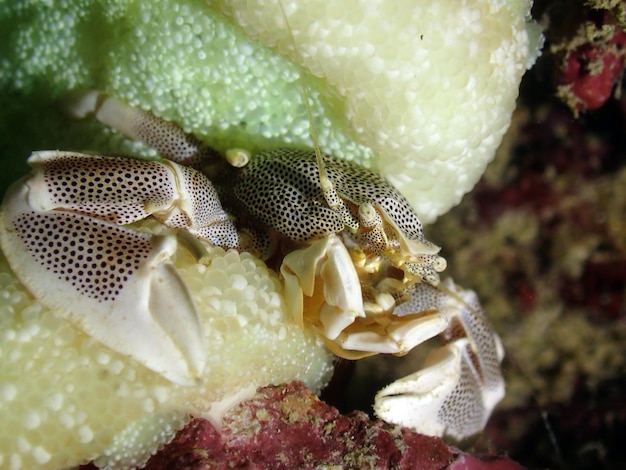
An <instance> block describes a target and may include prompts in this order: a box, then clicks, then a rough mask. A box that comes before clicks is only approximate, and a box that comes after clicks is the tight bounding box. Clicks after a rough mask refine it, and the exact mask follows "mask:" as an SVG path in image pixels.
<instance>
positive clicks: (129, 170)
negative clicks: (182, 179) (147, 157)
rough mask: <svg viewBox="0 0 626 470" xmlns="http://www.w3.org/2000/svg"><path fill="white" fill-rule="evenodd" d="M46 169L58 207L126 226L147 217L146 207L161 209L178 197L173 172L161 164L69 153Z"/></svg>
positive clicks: (53, 199) (47, 180) (44, 168)
mask: <svg viewBox="0 0 626 470" xmlns="http://www.w3.org/2000/svg"><path fill="white" fill-rule="evenodd" d="M42 166H43V168H42V169H43V174H44V179H45V182H46V184H47V187H48V191H49V193H50V196H51V198H52V201H53V203H54V204H56V206H57V207H59V208H65V209H69V210H72V211H76V212H81V213H83V214H91V215H94V216H96V217H99V218H102V219H104V220H108V221H110V222H115V223H118V224H122V225H125V224H128V223H131V222H135V221H137V220H141V219H143V218H145V217H146V216H147V215H148V214H147V213H146V212H145V210H144V204H146V203H148V204H150V205H152V206H156V207H161V206H165V205H167V204H169V202H170V201H171V200H172V198H173V197H174V189H175V184H174V180H173V177H172V174H171V171H170V170H169V168H167V167H166V166H164V165H163V164H161V163H159V162H148V161H141V160H136V159H132V158H125V157H107V156H85V155H73V154H69V155H64V156H62V157H58V158H55V159H53V160H48V161H45V162H43V164H42Z"/></svg>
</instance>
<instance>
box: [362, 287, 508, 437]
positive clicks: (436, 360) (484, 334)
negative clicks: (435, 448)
mask: <svg viewBox="0 0 626 470" xmlns="http://www.w3.org/2000/svg"><path fill="white" fill-rule="evenodd" d="M442 284H443V285H442V286H441V287H442V289H443V290H441V291H437V293H435V292H434V291H431V293H430V294H427V295H413V296H412V297H411V299H410V300H409V301H407V302H406V303H405V304H401V305H400V306H399V307H398V308H397V309H396V314H398V315H404V314H406V313H407V312H408V311H415V309H420V308H423V306H424V305H423V302H424V301H427V302H429V304H430V305H431V306H435V307H436V308H438V309H440V310H441V311H442V312H443V313H444V314H445V315H446V316H447V317H448V318H449V320H450V324H449V326H448V328H447V329H446V330H445V331H444V332H443V335H442V336H443V338H444V341H445V342H447V344H446V345H445V346H444V347H442V348H438V349H436V350H434V351H433V352H431V354H430V355H429V356H428V358H427V359H426V361H425V363H424V369H422V370H420V371H418V372H416V373H414V374H411V375H409V376H407V377H404V378H402V379H399V380H397V381H395V382H394V383H392V384H391V385H389V386H387V387H385V388H384V389H382V390H381V391H379V392H378V394H377V395H376V400H375V404H374V410H375V412H376V414H377V415H378V416H379V417H380V418H382V419H384V420H385V421H387V422H391V423H395V424H400V425H403V426H407V427H411V428H413V429H415V430H417V431H418V432H422V433H424V434H429V435H438V436H441V435H446V436H447V437H449V438H451V439H454V440H457V441H461V440H463V439H466V438H468V437H471V436H473V435H475V434H477V433H479V432H480V431H482V429H483V428H484V426H485V424H486V422H487V419H488V418H489V416H490V414H491V412H492V410H493V408H494V407H495V406H496V404H497V403H498V402H499V401H500V400H501V399H502V397H503V396H504V380H503V379H502V374H501V372H500V363H501V361H502V358H503V356H504V350H503V348H502V344H501V343H500V339H499V338H498V336H497V335H496V334H495V333H494V332H493V330H492V329H491V326H490V325H489V323H488V321H487V319H486V316H485V314H484V312H483V310H482V308H481V306H480V304H479V302H478V299H477V297H476V294H475V293H474V292H472V291H469V290H467V291H462V290H460V289H459V288H458V287H456V286H455V285H454V284H453V283H452V281H451V280H446V281H445V282H444V283H442ZM427 288H429V289H428V290H430V289H433V288H432V287H430V286H427ZM428 297H430V300H429V299H428Z"/></svg>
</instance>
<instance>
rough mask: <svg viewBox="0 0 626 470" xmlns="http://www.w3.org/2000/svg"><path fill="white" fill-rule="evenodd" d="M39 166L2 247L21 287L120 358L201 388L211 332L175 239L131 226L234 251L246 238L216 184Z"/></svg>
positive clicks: (163, 170) (77, 157)
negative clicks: (176, 259)
mask: <svg viewBox="0 0 626 470" xmlns="http://www.w3.org/2000/svg"><path fill="white" fill-rule="evenodd" d="M29 164H30V165H31V166H32V167H33V174H32V175H30V176H28V177H26V178H25V179H24V180H22V181H19V182H17V183H16V184H15V185H13V186H12V187H11V189H10V190H9V191H8V192H7V194H6V196H5V200H4V203H3V206H2V213H1V215H0V243H1V245H2V249H3V251H4V253H5V254H6V257H7V258H8V260H9V262H10V263H11V267H12V269H13V270H14V271H15V273H16V274H17V276H18V277H19V278H20V280H21V281H22V282H23V283H24V284H25V285H26V286H27V287H28V288H29V289H30V291H31V292H32V293H33V294H34V295H35V296H36V297H37V298H39V299H40V300H41V301H42V302H43V303H44V304H46V305H47V306H48V307H50V308H52V309H55V310H57V311H59V312H62V315H63V317H64V318H66V319H67V320H69V321H71V322H72V323H74V324H75V325H76V326H77V327H79V328H80V329H82V330H83V331H85V332H86V333H87V334H89V335H91V336H92V337H94V338H95V339H97V340H99V341H101V342H102V343H104V344H105V345H107V346H108V347H110V348H111V349H114V350H116V351H118V352H120V353H122V354H126V355H128V356H130V357H132V358H134V359H135V360H137V361H138V362H140V363H141V364H143V365H144V366H146V367H148V368H150V369H152V370H154V371H156V372H158V373H159V374H161V375H162V376H164V377H165V378H167V379H169V380H171V381H172V382H175V383H179V384H186V385H189V384H193V383H195V381H196V378H197V377H198V376H199V375H200V374H201V372H202V370H203V368H204V363H205V354H204V349H205V348H204V332H203V329H202V325H201V323H200V320H199V318H198V313H197V311H196V307H195V305H194V302H193V300H192V298H191V295H190V293H189V290H188V288H187V286H186V284H185V283H184V282H183V280H182V279H181V277H180V275H179V274H178V272H177V271H176V269H175V268H174V266H173V265H172V263H171V261H170V257H171V256H172V255H173V254H174V253H175V251H176V246H177V241H176V237H174V236H171V235H170V236H160V235H153V234H148V233H142V232H137V231H135V230H131V229H129V228H126V227H123V226H122V225H124V224H128V223H131V222H135V221H138V220H141V219H144V218H146V217H147V216H148V215H152V216H154V217H155V218H157V219H159V220H160V221H161V222H163V223H164V224H165V225H167V226H169V227H174V228H177V227H180V228H186V229H188V230H189V231H190V232H192V233H195V234H196V235H198V236H199V237H202V238H205V239H207V240H209V241H211V242H216V241H219V242H220V244H221V245H222V246H229V245H231V246H232V244H233V243H234V242H235V241H236V237H237V234H236V230H235V228H234V226H232V222H230V220H229V219H228V217H227V216H226V215H225V213H224V212H223V211H222V210H221V206H220V205H219V202H218V200H217V196H216V195H215V194H214V189H213V187H212V186H211V185H210V183H208V180H206V177H204V175H202V174H200V173H198V172H196V171H195V170H193V169H191V168H186V167H181V166H180V165H177V164H175V163H173V162H169V161H167V162H164V163H161V162H142V161H139V160H135V159H129V158H124V157H102V156H87V155H82V154H76V153H72V152H59V151H44V152H35V153H33V155H32V156H31V158H30V159H29ZM207 183H208V184H207ZM196 186H198V187H196ZM138 189H139V190H138Z"/></svg>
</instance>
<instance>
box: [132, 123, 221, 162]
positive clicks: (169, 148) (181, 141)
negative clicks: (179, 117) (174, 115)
mask: <svg viewBox="0 0 626 470" xmlns="http://www.w3.org/2000/svg"><path fill="white" fill-rule="evenodd" d="M134 131H135V132H136V137H137V138H138V139H139V140H141V141H143V142H145V143H146V144H148V145H149V146H150V147H152V148H153V149H155V150H156V151H157V152H158V154H159V155H161V156H162V157H165V158H168V159H170V160H172V161H175V162H179V163H184V164H185V165H190V166H194V167H196V166H197V165H198V164H199V163H201V162H202V161H204V160H206V159H209V158H212V157H214V152H211V151H210V150H209V149H207V148H206V147H205V146H204V144H202V142H200V140H198V139H197V138H196V137H195V136H193V135H191V134H186V133H185V132H184V131H183V130H182V129H181V128H180V127H179V126H178V125H177V124H175V123H173V122H169V121H165V120H163V119H160V118H158V117H156V116H154V115H153V114H151V113H148V112H141V114H140V118H139V119H138V120H137V123H136V124H135V126H134Z"/></svg>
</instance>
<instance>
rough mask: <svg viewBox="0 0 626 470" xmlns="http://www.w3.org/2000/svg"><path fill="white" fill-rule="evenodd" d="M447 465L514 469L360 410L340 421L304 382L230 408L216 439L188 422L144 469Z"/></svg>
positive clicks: (203, 424)
mask: <svg viewBox="0 0 626 470" xmlns="http://www.w3.org/2000/svg"><path fill="white" fill-rule="evenodd" d="M331 465H337V466H341V467H342V468H372V469H388V468H389V469H391V468H393V469H416V468H418V469H423V470H430V469H432V470H435V469H444V468H450V469H455V470H461V469H476V470H480V469H485V470H519V469H521V468H522V467H521V466H519V465H518V464H516V463H514V462H512V461H511V460H508V459H505V458H499V457H493V456H491V457H481V458H479V457H472V456H470V455H468V454H465V453H462V452H460V451H459V450H458V449H456V448H453V447H448V446H447V445H446V444H444V443H443V441H441V439H438V438H435V437H428V436H423V435H420V434H417V433H415V432H412V431H410V430H408V429H402V428H399V427H397V426H391V425H388V424H385V423H383V422H381V421H378V420H376V421H372V420H370V419H369V418H368V417H367V415H365V414H364V413H362V412H355V413H353V414H351V415H350V416H342V415H341V414H340V413H339V412H338V411H337V410H336V409H335V408H333V407H330V406H328V405H326V404H325V403H324V402H322V401H320V400H319V399H318V398H317V397H316V396H315V395H314V394H313V393H311V392H310V391H309V390H308V389H307V388H306V387H305V386H304V385H303V384H302V383H300V382H294V383H291V384H287V385H281V386H271V387H266V388H263V389H260V390H259V392H258V393H257V395H256V396H255V397H254V398H253V399H251V400H248V401H246V402H244V403H242V404H240V405H239V406H237V407H235V408H234V409H233V410H231V411H230V412H229V413H228V414H227V415H226V417H225V419H224V423H223V428H222V431H221V434H220V433H218V432H217V431H216V430H215V428H213V426H212V425H211V424H210V423H208V422H207V421H203V420H194V421H192V422H191V423H190V424H189V425H188V426H187V427H186V428H185V429H183V430H182V431H180V432H179V433H178V435H177V436H176V438H175V439H174V441H173V442H172V443H171V444H169V445H168V446H166V447H165V448H164V449H163V450H162V451H160V452H159V453H158V454H157V455H155V456H154V457H153V458H152V459H150V461H149V462H148V464H147V466H146V467H145V468H146V469H147V470H160V469H165V468H177V469H223V468H247V469H266V468H272V469H294V468H299V469H307V468H310V469H313V468H319V467H320V466H331Z"/></svg>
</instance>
